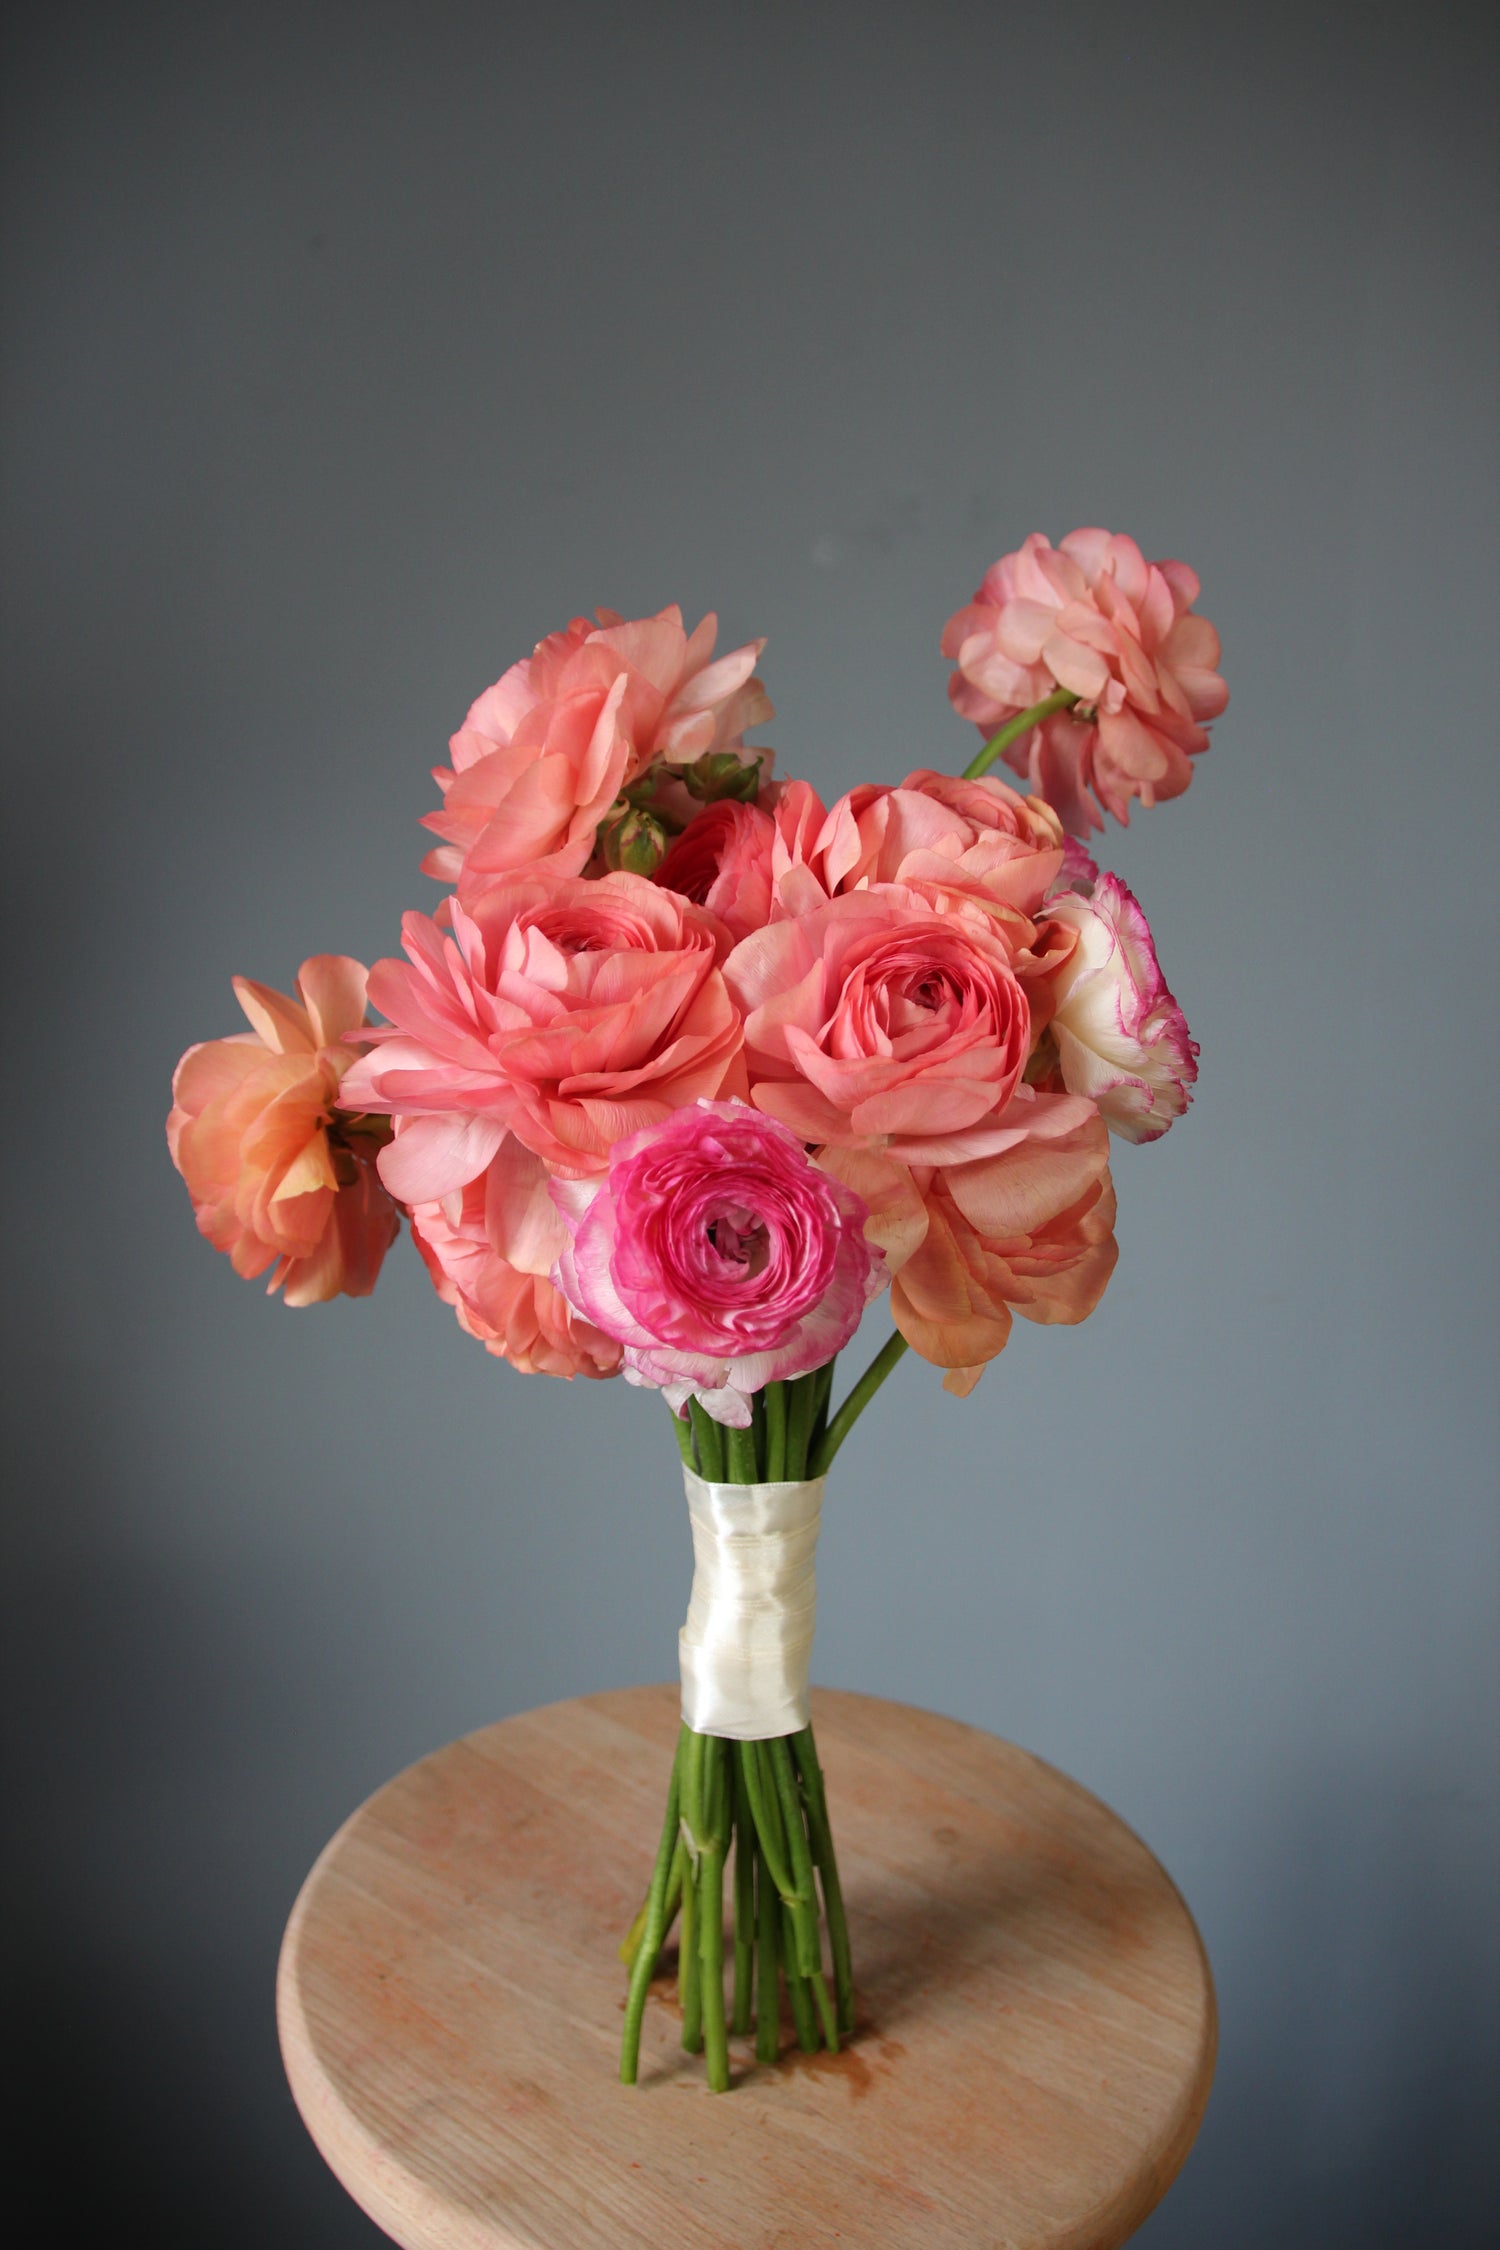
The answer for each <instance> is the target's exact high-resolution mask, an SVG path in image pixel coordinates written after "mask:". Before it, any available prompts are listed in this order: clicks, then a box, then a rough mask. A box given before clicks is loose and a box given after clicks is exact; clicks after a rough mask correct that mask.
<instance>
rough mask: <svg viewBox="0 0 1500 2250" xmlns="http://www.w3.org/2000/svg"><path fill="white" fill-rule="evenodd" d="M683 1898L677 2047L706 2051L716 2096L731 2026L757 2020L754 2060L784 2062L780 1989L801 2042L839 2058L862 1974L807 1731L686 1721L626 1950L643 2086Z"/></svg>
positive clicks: (632, 2039) (627, 2045) (630, 2035)
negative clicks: (773, 1731)
mask: <svg viewBox="0 0 1500 2250" xmlns="http://www.w3.org/2000/svg"><path fill="white" fill-rule="evenodd" d="M731 1849H732V1851H733V1855H734V1858H733V1882H732V1885H731V1911H732V1930H733V1954H732V1959H733V1988H732V2000H731V2002H730V2004H729V2006H728V2007H726V2005H725V1998H724V1967H725V1957H724V1875H725V1869H726V1866H727V1865H728V1863H729V1858H730V1852H731ZM820 1893H821V1917H820V1910H819V1908H820ZM679 1905H680V1908H681V1915H682V1935H681V1940H680V1945H679V1950H678V1967H677V1985H678V1995H679V1999H680V2001H681V2006H682V2044H683V2046H684V2047H685V2048H686V2049H687V2051H688V2053H689V2054H701V2055H702V2056H703V2058H704V2064H705V2068H706V2071H707V2075H708V2083H709V2088H710V2090H711V2091H712V2092H713V2093H716V2094H721V2093H723V2092H725V2090H726V2089H727V2087H728V2085H729V2044H728V2042H729V2034H730V2033H731V2032H733V2033H738V2034H747V2033H748V2032H749V2031H750V2030H751V2028H752V2025H753V2028H754V2031H755V2059H756V2061H757V2062H763V2063H772V2062H775V2061H776V2059H777V2057H778V2055H779V2054H780V2051H781V1993H782V1987H783V1984H784V1986H785V1991H786V1997H787V2002H788V2005H789V2007H790V2009H791V2016H792V2023H793V2027H794V2029H795V2032H796V2037H797V2044H798V2045H799V2047H801V2048H802V2050H803V2052H804V2053H806V2054H815V2053H816V2052H817V2050H818V2049H819V2047H826V2048H827V2049H828V2051H829V2052H830V2053H831V2054H837V2053H838V2049H839V2041H840V2039H841V2038H847V2037H848V2036H849V2034H850V2032H851V2031H852V2030H853V2029H854V1983H853V1973H852V1969H851V1966H850V1955H849V1930H848V1925H847V1923H846V1922H845V1919H844V1900H843V1893H842V1891H841V1890H840V1887H839V1876H838V1864H837V1861H836V1860H835V1858H834V1851H833V1833H832V1830H831V1829H830V1827H829V1825H828V1805H827V1800H826V1798H825V1796H824V1792H823V1775H822V1769H821V1767H820V1766H819V1764H818V1752H817V1745H816V1743H815V1742H814V1740H813V1730H812V1728H811V1727H804V1728H803V1729H802V1731H801V1733H800V1734H792V1735H779V1736H777V1737H776V1738H775V1739H774V1740H772V1741H770V1742H729V1741H726V1740H725V1739H724V1738H723V1737H722V1736H720V1735H713V1734H696V1733H694V1731H693V1729H692V1728H691V1727H683V1728H682V1730H681V1732H680V1733H679V1735H678V1738H677V1753H676V1756H675V1757H674V1759H673V1761H672V1778H671V1782H670V1784H669V1786H668V1789H667V1812H666V1819H665V1821H664V1823H663V1826H662V1835H661V1843H660V1845H659V1847H658V1849H657V1854H656V1866H655V1869H654V1870H653V1873H652V1877H651V1888H650V1890H649V1891H648V1892H647V1894H646V1903H645V1906H644V1907H643V1909H642V1911H641V1913H640V1914H639V1915H638V1916H637V1917H636V1922H635V1924H634V1926H633V1927H632V1929H631V1933H630V1936H629V1937H628V1938H627V1939H626V1941H625V1944H624V1945H623V1946H622V1947H621V1949H620V1950H621V1952H622V1954H623V1955H624V1956H625V1957H626V1959H627V1960H628V1961H629V1964H630V1991H629V1996H628V1998H627V2000H626V2004H625V2032H624V2038H623V2042H622V2045H621V2051H620V2076H621V2078H622V2079H623V2080H624V2082H625V2084H626V2085H627V2086H633V2085H634V2084H635V2082H636V2077H637V2073H638V2071H639V2067H640V2052H641V2025H642V2021H643V2019H644V2016H645V2012H646V1998H647V1994H648V1993H649V1991H650V1988H651V1979H652V1977H653V1976H654V1975H655V1973H656V1967H657V1963H658V1961H659V1960H660V1958H661V1953H662V1948H663V1946H664V1945H665V1943H666V1940H667V1938H668V1936H669V1934H670V1932H671V1927H672V1923H673V1920H674V1919H675V1917H676V1915H677V1912H678V1908H679ZM823 1920H826V1922H827V1926H828V1951H829V1957H830V1961H831V1966H832V1983H833V1989H832V1991H831V1992H830V1990H829V1979H828V1977H827V1976H826V1975H825V1974H824V1965H823V1944H822V1929H821V1921H823Z"/></svg>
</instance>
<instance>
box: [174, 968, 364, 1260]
mask: <svg viewBox="0 0 1500 2250" xmlns="http://www.w3.org/2000/svg"><path fill="white" fill-rule="evenodd" d="M366 975H367V972H366V970H365V968H364V966H363V964H362V963H361V962H358V961H352V960H350V959H348V958H347V956H345V955H343V954H337V953H320V954H315V955H314V956H313V958H312V959H311V960H309V961H304V962H303V964H302V967H301V968H300V969H299V970H298V972H297V993H298V997H297V998H296V999H295V1000H293V999H289V998H288V997H287V996H286V995H285V994H284V993H280V992H273V991H272V990H271V989H270V987H269V986H268V985H263V984H252V983H250V982H249V980H248V979H247V978H244V977H236V978H235V980H234V991H235V997H236V998H237V999H238V1001H239V1003H240V1006H241V1007H242V1008H243V1009H244V1011H245V1014H246V1015H247V1016H248V1017H249V1019H250V1022H251V1024H252V1025H253V1026H254V1028H253V1030H251V1031H248V1032H244V1031H242V1032H237V1033H235V1034H234V1035H233V1036H231V1037H230V1038H228V1039H209V1040H206V1041H205V1042H204V1043H203V1044H202V1045H201V1046H197V1047H189V1049H188V1051H187V1053H186V1054H185V1055H184V1056H183V1058H182V1060H181V1062H180V1063H179V1064H178V1065H177V1070H176V1073H175V1075H174V1076H173V1080H172V1112H171V1115H170V1116H169V1117H168V1119H167V1147H168V1149H169V1151H170V1153H171V1157H172V1162H173V1163H174V1164H175V1165H176V1167H177V1169H178V1171H179V1172H180V1173H181V1174H182V1177H183V1179H184V1180H185V1181H186V1183H187V1190H188V1194H189V1195H190V1196H191V1198H192V1203H193V1210H194V1213H195V1215H196V1217H197V1221H198V1231H199V1233H200V1234H204V1235H206V1236H207V1237H208V1240H209V1241H210V1242H211V1243H212V1244H213V1246H214V1248H215V1249H216V1250H223V1251H225V1252H226V1253H227V1254H228V1257H229V1260H230V1263H231V1264H232V1265H233V1267H234V1270H235V1272H236V1273H238V1274H242V1275H244V1276H245V1277H246V1278H247V1279H248V1278H250V1277H251V1276H252V1275H255V1274H259V1273H264V1272H265V1269H266V1267H267V1266H270V1267H271V1268H272V1273H271V1279H270V1282H269V1284H268V1287H269V1288H270V1289H280V1290H282V1292H283V1294H284V1296H285V1300H286V1302H287V1303H288V1304H289V1305H314V1304H320V1303H322V1302H324V1301H325V1300H326V1299H327V1298H329V1297H337V1296H346V1297H367V1296H368V1295H369V1293H370V1291H371V1290H372V1289H373V1288H374V1286H375V1279H376V1276H377V1275H378V1273H379V1272H380V1266H381V1261H382V1259H383V1258H384V1256H385V1253H386V1251H387V1250H388V1249H389V1248H390V1246H391V1244H392V1243H393V1242H394V1241H395V1239H396V1235H397V1233H398V1231H399V1228H400V1223H401V1222H400V1218H399V1215H398V1213H397V1210H396V1207H395V1205H394V1203H393V1202H392V1201H391V1198H390V1196H389V1195H388V1194H387V1193H386V1191H385V1189H384V1188H383V1187H382V1185H381V1183H380V1180H379V1179H378V1177H377V1175H376V1169H375V1161H376V1154H377V1151H378V1150H379V1148H380V1146H381V1144H382V1143H383V1142H384V1140H385V1139H386V1138H387V1130H386V1127H385V1125H384V1123H383V1122H382V1121H379V1120H376V1119H373V1118H363V1117H358V1116H351V1115H349V1114H348V1113H347V1104H346V1103H345V1102H344V1099H343V1094H342V1086H341V1081H342V1080H343V1079H344V1077H345V1075H346V1073H347V1072H348V1071H349V1070H350V1068H351V1067H352V1066H353V1064H354V1062H355V1059H356V1056H357V1055H358V1053H359V1051H360V1050H359V1048H358V1047H357V1046H356V1045H351V1044H347V1043H346V1035H347V1034H348V1033H350V1032H354V1031H357V1030H358V1029H359V1028H360V1026H361V1025H362V1024H363V1022H364V1015H365V982H366Z"/></svg>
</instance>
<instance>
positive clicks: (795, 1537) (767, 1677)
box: [677, 1467, 824, 1742]
mask: <svg viewBox="0 0 1500 2250" xmlns="http://www.w3.org/2000/svg"><path fill="white" fill-rule="evenodd" d="M682 1481H683V1484H684V1486H685V1487H686V1489H687V1503H688V1514H689V1516H690V1518H691V1519H692V1526H693V1592H692V1598H691V1600H690V1601H689V1603H688V1613H687V1622H686V1623H685V1624H684V1626H683V1628H682V1631H681V1633H680V1634H679V1635H678V1641H677V1651H678V1660H679V1663H680V1665H681V1669H682V1716H683V1720H684V1722H685V1724H686V1725H688V1726H690V1727H691V1728H692V1729H693V1731H694V1733H695V1734H718V1735H724V1736H727V1737H728V1738H729V1739H730V1740H731V1741H733V1742H767V1741H769V1740H770V1739H771V1737H772V1736H773V1735H778V1734H797V1733H800V1731H801V1730H802V1728H803V1727H805V1726H806V1725H807V1724H808V1701H807V1672H808V1665H809V1663H810V1662H811V1659H812V1644H813V1626H814V1623H815V1621H816V1612H817V1585H816V1581H815V1579H814V1576H813V1561H814V1557H815V1555H816V1553H817V1546H818V1524H819V1520H820V1518H821V1516H822V1512H823V1484H824V1479H823V1478H822V1477H813V1478H810V1479H809V1481H808V1482H807V1483H805V1484H708V1483H705V1481H704V1480H703V1478H702V1477H700V1476H698V1475H696V1474H695V1473H694V1471H693V1470H691V1469H689V1468H686V1467H684V1469H683V1472H682Z"/></svg>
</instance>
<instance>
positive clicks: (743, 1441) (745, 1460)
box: [724, 1425, 760, 1484]
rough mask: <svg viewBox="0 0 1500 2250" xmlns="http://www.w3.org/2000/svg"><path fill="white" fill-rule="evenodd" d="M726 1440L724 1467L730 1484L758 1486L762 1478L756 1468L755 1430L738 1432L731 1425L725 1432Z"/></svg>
mask: <svg viewBox="0 0 1500 2250" xmlns="http://www.w3.org/2000/svg"><path fill="white" fill-rule="evenodd" d="M724 1439H725V1445H724V1455H725V1461H724V1465H725V1469H726V1471H727V1472H728V1479H729V1482H730V1483H731V1484H758V1483H759V1482H760V1478H759V1475H758V1473H757V1468H756V1460H755V1432H754V1430H753V1429H749V1430H737V1429H735V1428H734V1427H733V1426H732V1425H731V1426H730V1427H729V1428H728V1429H726V1430H725V1432H724Z"/></svg>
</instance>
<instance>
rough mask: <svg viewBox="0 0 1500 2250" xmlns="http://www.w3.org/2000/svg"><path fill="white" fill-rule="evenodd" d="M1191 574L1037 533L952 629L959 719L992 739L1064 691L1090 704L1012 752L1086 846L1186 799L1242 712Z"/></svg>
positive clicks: (1100, 534) (1128, 544)
mask: <svg viewBox="0 0 1500 2250" xmlns="http://www.w3.org/2000/svg"><path fill="white" fill-rule="evenodd" d="M1198 590H1199V589H1198V579H1197V575H1196V573H1195V572H1193V571H1191V570H1189V568H1188V566H1187V564H1186V563H1180V562H1155V563H1148V562H1147V561H1146V558H1145V556H1144V555H1143V554H1142V553H1141V550H1140V548H1139V547H1138V546H1137V545H1136V543H1135V541H1134V540H1133V539H1127V538H1125V537H1124V536H1123V535H1121V534H1111V533H1109V532H1107V531H1098V530H1082V531H1070V532H1069V533H1068V535H1067V537H1066V538H1065V539H1063V540H1062V541H1061V542H1060V543H1059V544H1058V545H1057V546H1056V547H1054V546H1053V545H1052V544H1051V542H1050V541H1049V540H1048V539H1046V538H1044V537H1043V536H1042V534H1041V533H1040V532H1035V531H1034V532H1033V533H1032V534H1031V537H1030V538H1029V539H1028V540H1027V541H1026V542H1025V544H1024V546H1022V547H1021V548H1020V549H1019V550H1018V551H1017V552H1016V553H1015V554H1011V555H1002V556H1001V558H1000V560H999V561H998V562H997V563H994V564H992V565H991V567H990V569H989V570H988V571H986V573H985V576H984V580H983V583H982V584H981V586H980V588H979V591H978V593H977V594H976V595H975V597H974V599H973V601H972V602H970V603H968V604H967V605H966V607H965V608H963V609H961V610H958V611H957V612H956V613H955V615H954V616H952V617H950V618H949V620H948V623H947V624H946V626H945V627H944V628H943V654H944V655H945V656H949V657H952V658H953V659H954V660H955V661H956V664H957V669H956V671H955V672H954V673H953V675H952V677H951V679H950V680H949V683H948V692H949V695H950V696H951V698H952V700H953V703H954V705H955V706H956V708H957V709H958V710H959V711H960V712H962V714H963V716H964V717H965V718H966V719H972V720H973V721H974V723H975V724H976V725H977V726H978V727H979V728H980V729H981V730H982V732H983V733H985V734H986V735H990V734H993V733H994V732H995V731H996V729H997V728H999V727H1001V726H1003V725H1004V724H1005V722H1006V720H1007V719H1012V718H1014V717H1015V716H1016V715H1017V713H1018V712H1021V711H1024V710H1026V709H1028V708H1029V706H1030V705H1032V704H1033V703H1040V702H1041V701H1043V700H1044V698H1046V697H1047V696H1049V695H1051V694H1052V693H1053V692H1054V691H1055V690H1056V689H1057V688H1066V689H1067V690H1068V691H1069V692H1070V693H1071V694H1073V695H1076V696H1077V697H1078V703H1077V706H1076V707H1075V709H1074V710H1072V711H1067V712H1057V713H1055V714H1054V715H1053V716H1051V717H1050V718H1048V719H1047V720H1046V721H1045V722H1044V723H1043V724H1042V725H1041V726H1040V727H1033V728H1032V729H1031V731H1030V732H1029V733H1028V734H1025V735H1023V736H1021V738H1020V739H1019V740H1018V741H1017V742H1014V743H1012V745H1011V746H1010V748H1009V750H1007V752H1006V754H1005V755H1006V760H1007V763H1008V764H1010V765H1011V766H1012V767H1013V769H1014V770H1015V771H1016V772H1017V773H1020V774H1024V775H1026V776H1027V777H1028V779H1029V781H1030V784H1031V787H1032V788H1033V789H1034V790H1035V791H1037V793H1038V794H1039V795H1041V796H1044V797H1046V798H1047V799H1048V801H1049V802H1050V803H1051V804H1053V805H1054V806H1055V807H1056V808H1057V811H1058V813H1059V814H1060V815H1061V817H1062V821H1063V825H1064V827H1066V828H1068V829H1069V830H1071V831H1072V832H1073V833H1074V834H1076V835H1083V836H1086V835H1088V833H1089V832H1090V830H1091V829H1096V828H1102V827H1103V825H1104V822H1103V818H1102V815H1101V812H1100V807H1101V806H1102V807H1103V808H1104V810H1105V811H1108V812H1110V813H1112V814H1113V815H1114V817H1115V819H1116V820H1118V821H1121V822H1125V821H1128V819H1129V817H1130V800H1131V799H1132V797H1139V798H1140V800H1141V802H1142V803H1143V804H1145V805H1154V804H1158V803H1162V802H1164V801H1165V800H1166V799H1167V798H1169V797H1179V796H1181V794H1182V792H1183V790H1184V789H1186V787H1187V785H1188V783H1189V782H1190V781H1191V779H1192V767H1191V765H1190V763H1189V760H1190V759H1191V758H1192V757H1194V756H1195V755H1196V754H1197V753H1198V752H1199V751H1201V750H1206V749H1207V747H1208V722H1209V720H1211V719H1216V718H1217V717H1218V715H1219V713H1220V712H1221V711H1222V710H1223V709H1224V706H1225V705H1226V703H1227V702H1228V701H1229V690H1228V689H1227V688H1226V686H1225V685H1224V682H1223V680H1222V679H1221V678H1220V676H1219V673H1218V670H1217V666H1218V662H1219V636H1218V634H1217V633H1216V632H1215V631H1214V628H1213V626H1212V625H1210V623H1209V622H1208V619H1207V618H1206V617H1199V616H1197V615H1196V614H1195V613H1194V610H1193V603H1194V602H1195V601H1196V600H1197V599H1198Z"/></svg>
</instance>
